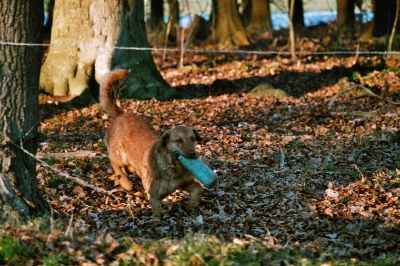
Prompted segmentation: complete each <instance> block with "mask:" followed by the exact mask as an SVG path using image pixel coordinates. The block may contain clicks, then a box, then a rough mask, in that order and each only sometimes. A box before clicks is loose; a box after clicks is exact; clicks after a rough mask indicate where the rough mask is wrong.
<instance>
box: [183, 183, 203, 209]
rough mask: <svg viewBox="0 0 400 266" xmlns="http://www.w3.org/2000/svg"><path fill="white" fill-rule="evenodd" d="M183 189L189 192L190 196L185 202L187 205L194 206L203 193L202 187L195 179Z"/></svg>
mask: <svg viewBox="0 0 400 266" xmlns="http://www.w3.org/2000/svg"><path fill="white" fill-rule="evenodd" d="M183 190H185V191H187V192H189V195H190V198H189V200H188V202H187V204H188V205H189V207H196V206H197V205H198V204H199V203H200V200H201V195H202V194H203V187H202V186H201V185H200V184H199V182H197V181H192V182H190V183H189V184H188V185H186V186H185V187H183Z"/></svg>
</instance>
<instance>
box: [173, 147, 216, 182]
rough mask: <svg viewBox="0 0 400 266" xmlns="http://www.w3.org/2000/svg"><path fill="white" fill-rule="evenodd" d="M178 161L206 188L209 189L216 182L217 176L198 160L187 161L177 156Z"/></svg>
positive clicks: (179, 155)
mask: <svg viewBox="0 0 400 266" xmlns="http://www.w3.org/2000/svg"><path fill="white" fill-rule="evenodd" d="M178 160H179V161H180V162H181V164H182V165H183V167H185V168H186V169H187V170H188V171H189V172H190V173H191V174H192V175H193V176H194V177H195V178H196V179H197V180H199V181H200V183H202V184H203V185H204V186H205V187H206V188H210V187H212V186H214V185H215V183H216V182H217V174H215V173H214V171H213V170H211V169H210V167H208V165H207V164H205V163H204V162H203V161H202V160H200V159H188V158H186V157H185V156H183V155H181V154H178Z"/></svg>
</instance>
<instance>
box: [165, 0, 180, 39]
mask: <svg viewBox="0 0 400 266" xmlns="http://www.w3.org/2000/svg"><path fill="white" fill-rule="evenodd" d="M168 8H169V15H168V27H169V32H166V33H165V34H168V40H170V41H173V42H175V44H176V45H178V43H179V16H180V15H179V13H180V12H179V3H178V0H168Z"/></svg>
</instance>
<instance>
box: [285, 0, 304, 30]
mask: <svg viewBox="0 0 400 266" xmlns="http://www.w3.org/2000/svg"><path fill="white" fill-rule="evenodd" d="M291 1H294V10H293V18H292V23H293V26H294V27H295V28H297V29H301V28H303V27H304V9H303V0H288V6H289V7H290V3H291Z"/></svg>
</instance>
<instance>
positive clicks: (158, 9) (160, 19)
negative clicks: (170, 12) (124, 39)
mask: <svg viewBox="0 0 400 266" xmlns="http://www.w3.org/2000/svg"><path fill="white" fill-rule="evenodd" d="M150 8H151V10H150V13H151V14H150V28H151V30H152V31H162V29H163V28H164V1H163V0H151V2H150Z"/></svg>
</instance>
